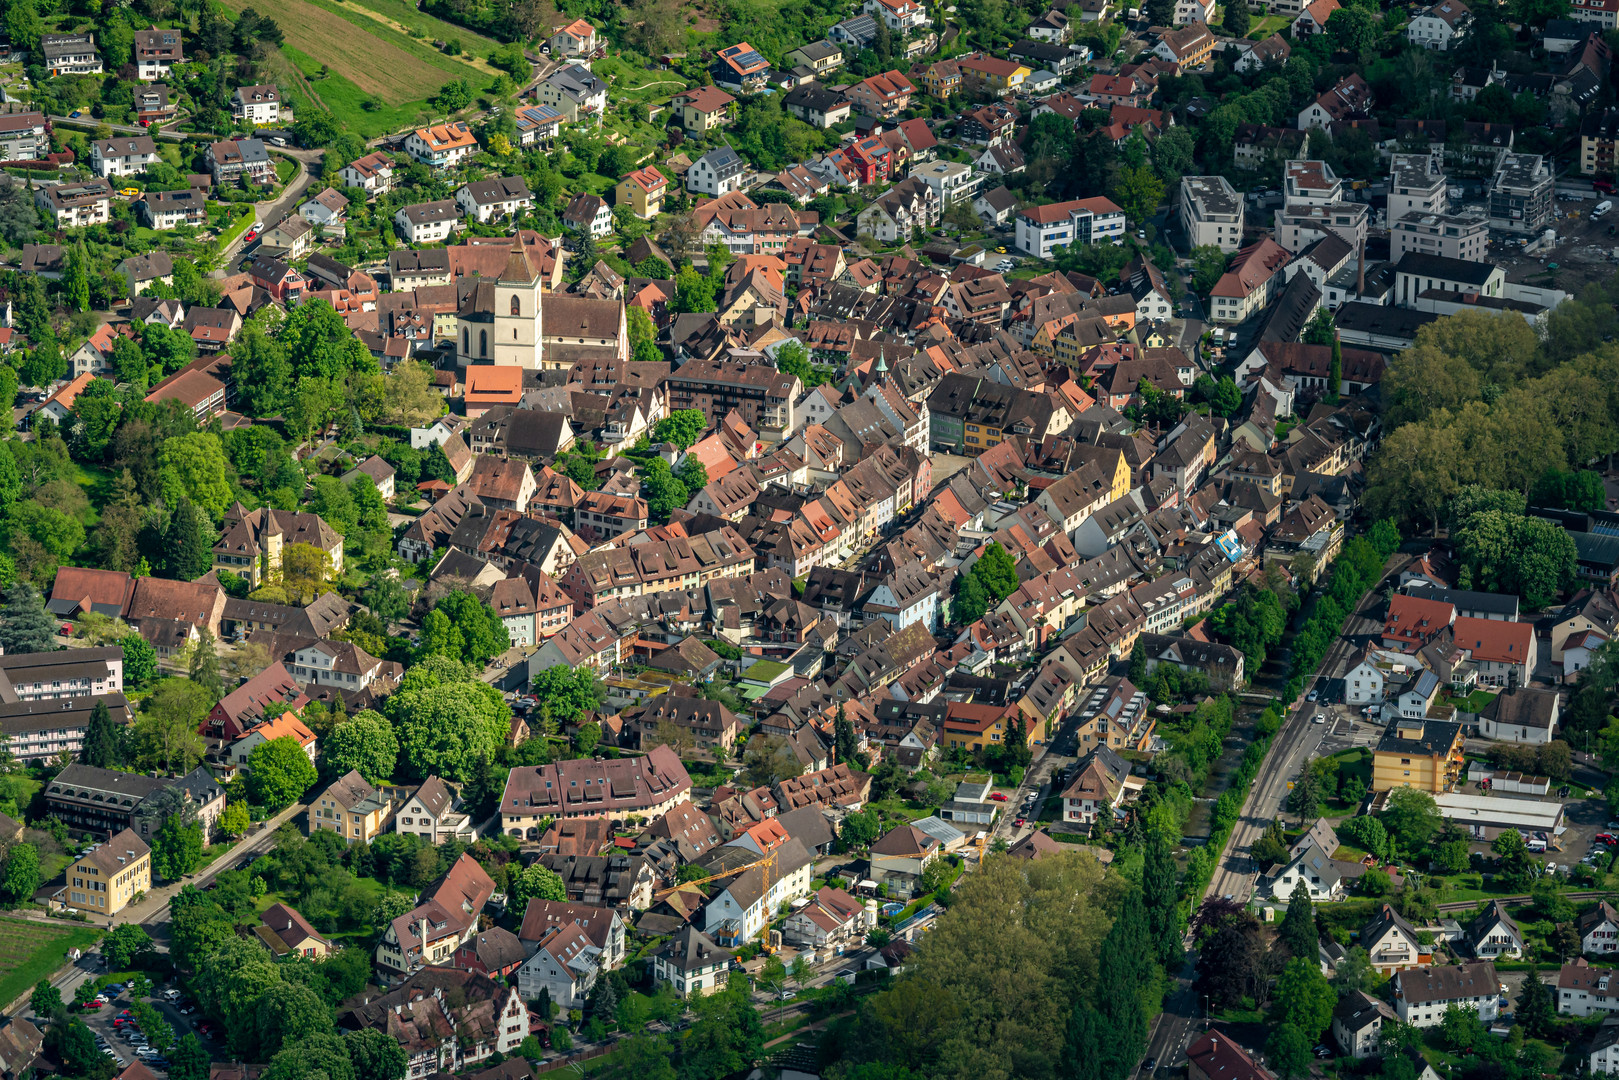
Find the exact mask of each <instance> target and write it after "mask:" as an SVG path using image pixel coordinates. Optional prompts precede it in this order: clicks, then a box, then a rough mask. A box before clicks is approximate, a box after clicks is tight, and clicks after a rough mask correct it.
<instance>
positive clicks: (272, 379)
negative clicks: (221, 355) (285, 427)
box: [231, 322, 292, 416]
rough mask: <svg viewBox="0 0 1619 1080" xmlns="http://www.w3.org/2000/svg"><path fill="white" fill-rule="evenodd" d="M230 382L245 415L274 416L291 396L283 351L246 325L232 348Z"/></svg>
mask: <svg viewBox="0 0 1619 1080" xmlns="http://www.w3.org/2000/svg"><path fill="white" fill-rule="evenodd" d="M231 379H232V381H233V382H235V384H236V400H237V402H238V404H239V405H240V407H241V408H242V410H243V411H244V412H245V413H246V414H247V415H248V416H274V415H276V414H277V413H279V412H280V411H281V410H282V409H284V408H286V406H287V402H288V400H289V398H290V396H291V393H292V365H291V364H290V363H289V362H288V361H287V350H286V348H285V347H284V346H283V345H282V344H281V343H280V342H279V341H278V340H276V339H275V338H272V337H270V336H269V335H268V334H266V333H264V331H263V330H262V329H261V328H260V327H259V326H258V324H257V323H255V322H249V323H248V324H247V325H246V326H245V327H243V328H242V333H241V336H240V337H238V338H237V339H236V341H235V342H234V343H233V344H232V345H231Z"/></svg>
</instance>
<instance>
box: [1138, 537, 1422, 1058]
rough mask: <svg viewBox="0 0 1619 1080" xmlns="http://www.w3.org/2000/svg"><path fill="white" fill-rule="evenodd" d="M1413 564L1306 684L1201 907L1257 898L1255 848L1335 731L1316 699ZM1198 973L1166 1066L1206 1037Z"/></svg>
mask: <svg viewBox="0 0 1619 1080" xmlns="http://www.w3.org/2000/svg"><path fill="white" fill-rule="evenodd" d="M1407 561H1408V559H1407V558H1405V557H1403V556H1397V557H1396V561H1395V563H1394V566H1393V568H1392V569H1389V570H1387V571H1386V572H1385V573H1384V575H1383V577H1382V578H1381V579H1380V580H1379V581H1378V582H1377V584H1376V585H1374V586H1373V587H1372V588H1371V589H1369V590H1367V592H1366V595H1365V596H1363V597H1362V598H1361V601H1360V605H1359V606H1358V607H1357V608H1356V609H1355V612H1354V614H1352V615H1351V616H1350V617H1349V619H1348V620H1347V621H1346V622H1345V623H1344V629H1343V633H1341V634H1340V635H1339V636H1338V639H1337V640H1336V641H1335V642H1333V645H1332V648H1330V649H1328V650H1327V655H1326V656H1325V658H1323V660H1322V662H1321V665H1320V667H1318V668H1317V669H1316V673H1315V674H1314V675H1313V676H1311V678H1310V679H1309V681H1308V682H1306V683H1305V684H1304V688H1303V690H1302V694H1303V699H1302V701H1301V703H1300V705H1299V707H1298V708H1296V709H1294V710H1293V713H1292V715H1291V716H1288V717H1287V718H1285V719H1284V720H1283V723H1282V728H1281V730H1280V731H1279V732H1277V734H1276V742H1275V744H1274V745H1273V746H1272V747H1271V751H1270V753H1269V754H1268V755H1266V757H1265V763H1264V765H1262V766H1261V767H1260V770H1259V776H1258V777H1257V778H1256V779H1255V780H1254V784H1253V788H1252V789H1251V791H1250V793H1249V796H1248V799H1247V801H1246V802H1245V803H1244V804H1243V808H1242V815H1241V817H1239V818H1238V820H1237V824H1236V825H1235V827H1233V828H1232V830H1231V837H1230V839H1229V840H1228V841H1227V843H1226V846H1225V849H1224V850H1223V851H1222V852H1221V853H1220V862H1219V865H1218V867H1217V868H1216V870H1215V872H1214V876H1213V877H1212V878H1211V879H1210V881H1209V886H1208V888H1207V889H1206V890H1205V891H1204V894H1203V896H1201V897H1198V898H1197V902H1198V903H1201V902H1202V901H1203V900H1204V899H1207V898H1209V897H1216V896H1229V897H1231V898H1232V899H1235V900H1239V901H1247V900H1249V899H1250V898H1251V894H1252V892H1253V888H1254V884H1255V882H1256V881H1257V880H1258V877H1259V868H1258V867H1257V866H1256V865H1254V861H1253V858H1252V856H1251V855H1250V854H1249V852H1250V850H1251V849H1252V847H1253V845H1254V842H1255V841H1256V840H1258V839H1259V837H1260V836H1261V835H1263V833H1264V831H1265V827H1266V826H1267V825H1269V824H1270V823H1271V821H1273V820H1275V818H1276V816H1277V815H1278V814H1280V813H1281V811H1282V807H1283V804H1284V802H1285V801H1286V798H1287V792H1288V781H1289V780H1291V779H1292V777H1293V776H1294V775H1296V774H1297V773H1298V772H1299V770H1300V769H1302V768H1304V767H1305V766H1306V765H1307V764H1308V763H1309V762H1310V760H1311V759H1312V758H1313V757H1314V756H1315V755H1316V753H1317V751H1318V750H1319V749H1320V746H1321V741H1322V739H1323V738H1325V737H1326V735H1327V734H1328V733H1329V732H1330V731H1331V730H1332V729H1333V727H1334V725H1332V724H1315V723H1312V720H1313V718H1314V717H1315V714H1316V713H1317V712H1318V711H1323V710H1318V708H1317V706H1316V705H1315V703H1314V702H1311V701H1310V700H1309V695H1310V694H1311V693H1312V692H1314V691H1316V690H1317V689H1318V688H1319V689H1325V687H1326V685H1327V684H1328V683H1329V682H1330V681H1331V680H1332V679H1335V678H1340V677H1342V675H1343V673H1344V672H1345V671H1346V670H1347V669H1348V666H1349V662H1350V661H1351V659H1352V658H1353V657H1354V656H1355V654H1356V653H1357V652H1358V651H1359V650H1360V647H1361V645H1360V640H1361V639H1363V635H1366V634H1370V633H1374V632H1376V631H1377V630H1378V629H1379V628H1380V627H1381V626H1382V623H1381V622H1380V621H1378V620H1376V619H1374V618H1372V617H1371V616H1370V615H1369V614H1368V612H1371V611H1375V610H1376V609H1377V607H1378V605H1379V604H1380V603H1381V602H1382V590H1383V587H1384V585H1385V583H1386V582H1387V581H1388V580H1389V578H1390V577H1392V576H1395V575H1397V574H1398V573H1399V571H1400V570H1401V569H1402V568H1403V567H1404V565H1405V564H1406V563H1407ZM1194 909H1195V905H1194ZM1188 944H1190V942H1189V941H1188ZM1196 970H1197V954H1196V953H1189V954H1188V955H1187V960H1186V963H1185V965H1184V966H1183V967H1182V968H1181V970H1180V971H1179V972H1178V973H1177V974H1176V977H1175V983H1174V986H1173V987H1172V988H1171V989H1170V991H1169V993H1168V994H1167V995H1166V997H1165V999H1164V1011H1163V1013H1162V1014H1160V1016H1159V1017H1158V1022H1157V1024H1156V1025H1155V1026H1154V1028H1153V1032H1152V1034H1151V1036H1150V1037H1149V1039H1148V1045H1147V1056H1148V1058H1149V1059H1152V1060H1153V1061H1154V1062H1155V1064H1156V1065H1158V1066H1176V1065H1179V1064H1181V1063H1183V1062H1184V1059H1185V1055H1186V1047H1187V1046H1188V1045H1189V1044H1190V1042H1191V1040H1192V1039H1193V1038H1195V1037H1196V1033H1197V1031H1198V1030H1200V1029H1199V1027H1198V1024H1199V1018H1200V1017H1203V1016H1204V1015H1205V1014H1206V1008H1205V1007H1204V1006H1203V1003H1202V1002H1201V1001H1200V1000H1199V998H1198V996H1197V993H1196V991H1194V990H1193V988H1192V984H1193V980H1194V978H1195V977H1196Z"/></svg>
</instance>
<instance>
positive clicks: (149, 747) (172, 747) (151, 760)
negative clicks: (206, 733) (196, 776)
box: [133, 679, 214, 774]
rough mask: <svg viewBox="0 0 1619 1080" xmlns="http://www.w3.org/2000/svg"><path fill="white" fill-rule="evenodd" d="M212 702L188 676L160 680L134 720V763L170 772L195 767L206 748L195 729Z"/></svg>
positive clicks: (178, 771) (189, 769)
mask: <svg viewBox="0 0 1619 1080" xmlns="http://www.w3.org/2000/svg"><path fill="white" fill-rule="evenodd" d="M213 706H214V702H213V700H212V699H211V698H209V696H208V693H207V691H205V690H203V689H202V688H201V687H199V686H197V685H196V684H194V683H193V682H191V680H189V679H165V680H163V681H162V682H161V683H159V684H158V687H157V689H156V690H155V691H153V692H152V694H151V696H150V697H148V698H147V699H146V701H145V702H144V708H143V709H142V711H141V714H140V716H139V717H137V718H136V720H135V726H134V732H133V734H134V742H135V764H136V765H137V766H138V767H140V768H142V769H160V770H162V771H164V772H166V773H171V774H181V773H187V772H190V771H191V770H192V769H194V768H196V766H197V763H198V762H199V761H201V760H202V756H203V754H204V752H205V751H206V749H207V747H206V744H204V742H203V739H202V736H201V735H199V734H197V729H198V728H199V727H200V726H201V725H202V722H203V720H205V719H206V718H207V716H208V713H209V711H210V710H211V709H212V708H213Z"/></svg>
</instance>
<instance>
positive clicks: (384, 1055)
mask: <svg viewBox="0 0 1619 1080" xmlns="http://www.w3.org/2000/svg"><path fill="white" fill-rule="evenodd" d="M343 1046H344V1048H345V1049H346V1050H347V1051H348V1055H349V1060H350V1061H352V1062H353V1063H354V1074H355V1076H356V1077H359V1078H360V1080H404V1078H405V1073H406V1072H407V1071H408V1070H409V1068H410V1059H409V1058H408V1057H407V1056H406V1055H405V1048H404V1047H403V1046H402V1045H400V1043H399V1040H398V1039H396V1038H393V1037H392V1036H391V1035H389V1034H388V1033H387V1032H385V1031H378V1030H377V1029H375V1028H362V1029H361V1030H359V1031H345V1032H344V1033H343Z"/></svg>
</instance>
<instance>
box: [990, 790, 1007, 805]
mask: <svg viewBox="0 0 1619 1080" xmlns="http://www.w3.org/2000/svg"><path fill="white" fill-rule="evenodd" d="M989 801H990V802H1006V801H1007V798H1006V793H1005V792H1002V791H996V792H992V793H991V794H990V796H989Z"/></svg>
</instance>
